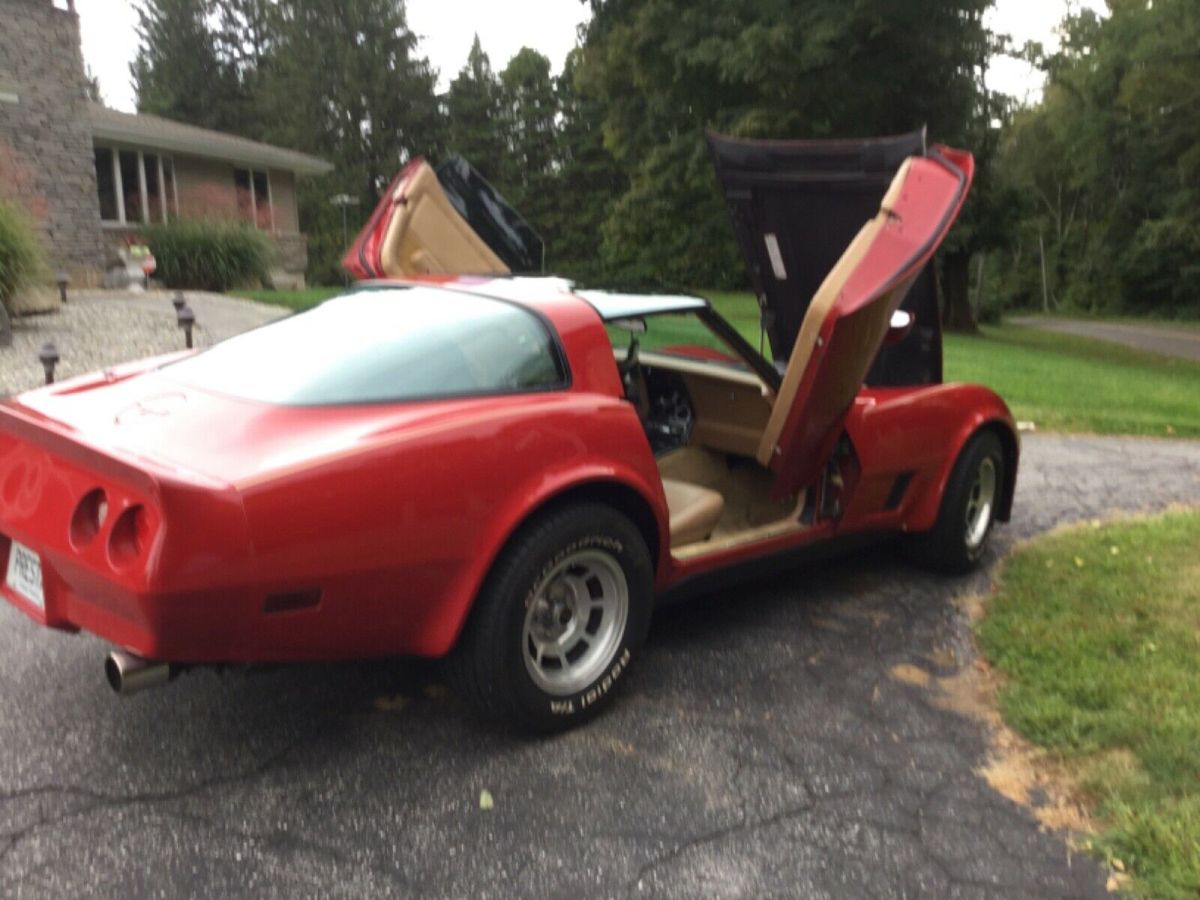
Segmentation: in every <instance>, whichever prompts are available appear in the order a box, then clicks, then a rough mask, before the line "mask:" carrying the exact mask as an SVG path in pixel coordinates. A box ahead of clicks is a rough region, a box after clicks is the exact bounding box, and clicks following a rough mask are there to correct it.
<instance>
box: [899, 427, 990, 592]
mask: <svg viewBox="0 0 1200 900" xmlns="http://www.w3.org/2000/svg"><path fill="white" fill-rule="evenodd" d="M1005 477H1006V473H1005V467H1004V449H1003V448H1002V447H1001V446H1000V439H999V438H998V437H997V436H996V435H995V433H993V432H991V431H983V432H980V433H979V434H977V435H975V436H974V437H973V438H971V440H970V441H968V442H967V445H966V446H965V447H964V448H963V450H962V452H961V453H960V454H959V456H958V460H957V461H956V462H955V463H954V469H953V471H952V472H951V473H950V478H949V480H948V481H947V482H946V491H945V493H944V494H943V495H942V505H941V507H940V508H939V510H938V517H937V522H935V523H934V526H933V528H931V529H930V530H929V531H927V532H924V533H923V534H915V535H912V536H911V537H910V538H909V539H908V543H907V550H908V551H909V555H910V556H912V557H913V558H914V559H915V560H916V561H917V562H919V563H921V564H922V565H926V566H929V567H931V568H935V569H940V570H942V571H943V572H952V573H963V572H968V571H970V570H971V569H972V568H974V566H975V565H976V563H978V562H979V559H980V557H982V556H983V551H984V549H985V548H986V547H987V540H988V537H989V535H990V534H991V532H992V525H993V524H994V523H995V520H996V507H997V505H998V504H999V502H1000V492H1001V490H1002V489H1003V486H1004V479H1005Z"/></svg>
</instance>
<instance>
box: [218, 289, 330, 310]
mask: <svg viewBox="0 0 1200 900" xmlns="http://www.w3.org/2000/svg"><path fill="white" fill-rule="evenodd" d="M344 291H345V288H340V287H310V288H302V289H300V290H294V291H288V290H284V291H275V290H269V289H264V290H246V289H238V290H234V291H230V293H232V294H233V295H234V296H235V297H245V298H246V299H247V300H257V301H258V302H259V303H271V304H273V305H275V306H286V307H287V308H288V309H296V310H301V309H309V308H311V307H313V306H316V305H317V304H318V303H320V302H321V301H322V300H328V299H329V298H330V297H335V296H337V295H338V294H341V293H343V292H344Z"/></svg>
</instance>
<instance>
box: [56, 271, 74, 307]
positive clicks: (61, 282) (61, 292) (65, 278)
mask: <svg viewBox="0 0 1200 900" xmlns="http://www.w3.org/2000/svg"><path fill="white" fill-rule="evenodd" d="M54 283H55V284H57V285H58V298H59V299H60V300H62V302H63V303H66V302H67V285H68V284H70V283H71V276H70V275H68V274H67V273H66V272H59V273H58V274H57V275H55V276H54Z"/></svg>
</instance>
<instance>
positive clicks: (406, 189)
mask: <svg viewBox="0 0 1200 900" xmlns="http://www.w3.org/2000/svg"><path fill="white" fill-rule="evenodd" d="M393 202H394V204H395V212H394V213H393V215H392V219H391V221H390V222H389V223H388V228H387V233H386V234H385V235H384V238H383V243H382V245H381V246H380V250H379V258H380V261H381V262H382V264H383V271H384V274H386V275H389V276H391V277H392V278H403V277H405V276H409V275H441V274H463V275H483V274H507V273H508V271H509V269H508V266H506V265H505V264H504V261H503V260H501V259H500V257H498V256H497V255H496V254H495V253H493V252H492V250H491V248H490V247H488V245H487V244H485V243H484V242H483V240H482V239H481V238H480V237H479V235H477V234H476V233H475V232H474V230H472V228H471V226H470V225H468V224H467V221H466V219H464V218H463V217H462V216H460V215H459V214H458V210H456V209H455V208H454V205H453V204H452V203H451V202H450V200H449V198H448V197H447V196H446V192H445V191H443V190H442V186H441V185H440V184H439V183H438V179H437V175H436V174H435V173H434V171H433V169H432V168H431V167H430V166H429V164H428V163H424V162H423V163H421V164H420V165H419V166H418V167H417V170H416V171H415V172H414V173H413V174H412V175H411V176H409V177H408V178H406V179H404V180H403V181H402V182H401V183H400V184H399V185H397V187H396V190H395V195H394V196H393Z"/></svg>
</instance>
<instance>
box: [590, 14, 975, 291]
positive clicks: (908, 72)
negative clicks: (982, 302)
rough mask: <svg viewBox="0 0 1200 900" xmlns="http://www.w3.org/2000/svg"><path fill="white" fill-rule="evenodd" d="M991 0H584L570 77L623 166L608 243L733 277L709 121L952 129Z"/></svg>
mask: <svg viewBox="0 0 1200 900" xmlns="http://www.w3.org/2000/svg"><path fill="white" fill-rule="evenodd" d="M988 2H989V0H960V2H957V3H951V4H948V3H945V2H942V0H907V2H901V0H861V2H856V3H845V2H842V0H808V2H805V3H802V4H793V3H783V2H781V0H699V2H691V0H642V2H634V0H593V2H592V10H593V18H592V20H591V22H590V23H589V24H588V26H587V31H586V35H585V41H584V51H583V52H584V59H583V62H582V66H581V70H582V71H581V81H582V83H583V85H584V86H585V87H586V88H587V89H589V90H592V91H594V92H595V93H596V94H597V95H598V96H600V97H601V98H602V99H603V102H604V103H605V107H606V113H605V120H604V132H605V139H606V145H607V146H608V148H609V149H610V150H611V151H612V153H613V155H614V157H615V158H616V159H617V161H618V162H619V163H620V164H621V165H622V166H623V167H624V168H625V170H626V172H627V173H628V174H629V179H630V181H629V183H630V187H629V189H628V190H627V192H626V194H625V195H624V196H623V197H622V198H621V200H619V201H618V202H617V203H616V204H615V205H614V207H613V210H612V213H611V215H610V217H609V220H608V222H607V224H606V227H605V239H604V252H605V255H606V256H607V257H608V258H609V259H610V260H611V261H612V262H613V263H614V264H615V265H619V266H623V267H626V268H628V269H629V270H630V271H631V272H632V273H633V274H634V275H635V276H637V277H639V278H651V277H652V276H653V274H654V273H656V272H657V273H665V275H666V278H667V279H668V280H670V281H676V280H678V279H687V280H688V281H689V282H690V283H691V284H706V283H707V284H711V285H719V284H729V283H734V282H741V281H742V280H744V278H745V274H744V272H743V270H742V266H741V264H740V262H738V259H739V257H738V255H737V253H736V251H735V249H734V245H733V241H732V234H731V231H730V229H729V227H728V223H727V221H726V214H725V212H724V208H723V203H722V201H721V198H720V195H719V193H718V191H717V188H716V184H715V179H714V178H713V175H712V171H711V166H709V165H708V164H707V159H706V157H705V154H704V149H703V147H704V145H703V131H704V129H705V128H714V129H717V130H719V131H723V132H726V133H729V134H733V135H736V136H742V137H773V138H789V137H865V136H873V135H879V134H892V133H896V132H902V131H909V130H912V129H913V128H916V127H919V126H920V125H922V124H926V125H928V127H929V129H930V133H931V135H933V136H934V137H935V138H936V139H939V140H947V142H952V141H955V140H960V141H961V140H962V139H963V138H964V137H966V136H967V134H968V132H969V129H970V127H971V124H972V123H973V122H975V121H977V120H978V117H979V115H980V113H981V111H982V109H981V107H982V106H984V105H985V104H981V101H980V97H979V80H978V79H979V66H980V61H981V60H982V59H985V58H986V55H987V53H988V52H989V50H990V46H991V45H990V43H989V39H988V35H987V32H986V30H985V29H984V28H983V24H982V15H983V10H984V9H985V8H986V7H987V5H988ZM968 146H970V144H968ZM967 252H969V250H968V251H967ZM965 272H966V269H965V268H964V269H963V270H962V275H963V278H964V282H963V284H964V287H963V291H962V293H963V295H964V296H965ZM949 274H950V275H951V277H952V278H958V277H959V272H958V268H957V267H955V268H954V270H953V271H952V272H951V273H949ZM943 280H944V281H945V280H946V279H943Z"/></svg>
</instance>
